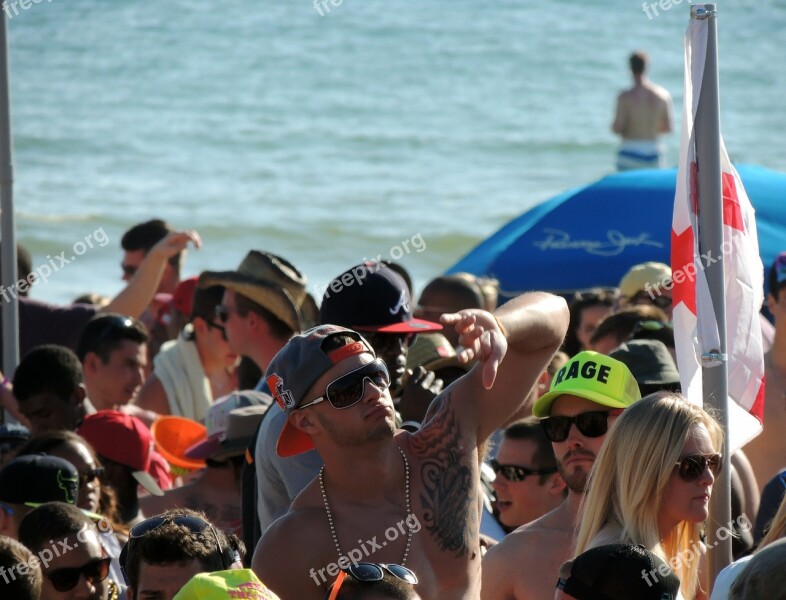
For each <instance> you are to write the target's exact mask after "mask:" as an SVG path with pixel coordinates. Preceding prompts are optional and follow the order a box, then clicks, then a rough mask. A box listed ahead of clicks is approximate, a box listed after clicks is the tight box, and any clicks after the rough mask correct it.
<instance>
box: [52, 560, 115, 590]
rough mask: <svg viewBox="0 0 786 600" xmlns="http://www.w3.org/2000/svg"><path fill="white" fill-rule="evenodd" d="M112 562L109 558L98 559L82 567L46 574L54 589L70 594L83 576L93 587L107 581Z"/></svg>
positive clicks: (67, 568)
mask: <svg viewBox="0 0 786 600" xmlns="http://www.w3.org/2000/svg"><path fill="white" fill-rule="evenodd" d="M111 561H112V559H111V558H110V557H108V556H107V557H104V558H98V559H96V560H91V561H90V562H89V563H87V564H86V565H82V566H81V567H66V568H63V569H55V570H54V571H50V572H49V573H46V576H47V578H48V579H49V581H51V582H52V587H53V588H55V589H56V590H57V591H58V592H70V591H71V590H73V589H74V588H75V587H76V584H78V583H79V578H80V576H82V575H84V576H85V579H87V580H88V581H89V582H90V583H91V584H93V585H95V584H96V583H100V582H101V581H103V580H104V579H106V578H107V575H109V563H110V562H111Z"/></svg>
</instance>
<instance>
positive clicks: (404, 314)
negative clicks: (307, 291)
mask: <svg viewBox="0 0 786 600" xmlns="http://www.w3.org/2000/svg"><path fill="white" fill-rule="evenodd" d="M319 321H320V323H322V324H328V323H331V324H333V325H341V326H342V327H349V328H351V329H356V330H357V331H361V332H362V331H375V332H377V331H378V332H380V333H425V332H427V331H439V330H440V329H442V325H440V324H439V323H434V322H433V321H425V320H423V319H415V318H414V317H413V316H412V298H411V297H410V293H409V288H408V287H407V284H406V282H405V281H404V278H403V277H402V276H401V275H399V274H398V273H396V272H395V271H394V270H393V269H390V268H388V266H387V265H386V264H385V263H382V262H377V261H367V262H364V263H361V264H359V265H356V266H354V267H352V268H351V269H348V270H346V271H344V272H343V273H342V274H341V275H339V276H338V277H336V278H335V279H333V281H331V282H330V284H329V285H328V287H327V289H326V290H325V294H324V296H323V297H322V305H321V307H320V309H319Z"/></svg>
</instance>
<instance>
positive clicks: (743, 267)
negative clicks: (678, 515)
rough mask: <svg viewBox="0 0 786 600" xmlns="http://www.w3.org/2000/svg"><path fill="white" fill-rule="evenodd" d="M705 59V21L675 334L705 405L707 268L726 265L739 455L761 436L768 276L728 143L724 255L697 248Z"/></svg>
mask: <svg viewBox="0 0 786 600" xmlns="http://www.w3.org/2000/svg"><path fill="white" fill-rule="evenodd" d="M706 58H707V22H706V21H701V20H695V19H692V20H691V22H690V25H689V27H688V30H687V32H686V34H685V99H684V104H683V116H682V118H683V122H682V140H681V144H680V162H679V167H678V170H677V189H676V194H675V197H674V216H673V219H672V232H671V267H672V273H673V274H672V278H673V280H674V289H673V302H674V336H675V343H676V347H677V366H678V368H679V371H680V378H681V383H682V391H683V393H684V394H685V395H686V396H687V397H688V399H689V400H690V401H691V402H694V403H696V404H699V405H702V404H703V390H702V370H701V367H702V365H704V366H710V367H711V366H716V365H718V364H719V362H718V361H714V362H713V361H702V356H703V355H706V354H708V353H710V352H718V349H719V348H720V334H719V330H718V324H717V322H716V320H715V311H714V308H713V301H714V299H713V298H712V297H711V294H710V291H709V287H708V285H707V279H706V275H705V273H704V269H705V268H707V267H708V266H710V265H711V264H714V263H716V262H717V261H719V260H722V262H723V271H724V275H725V293H724V296H725V301H726V338H727V339H726V354H727V356H728V361H727V362H728V394H729V402H728V407H729V408H728V409H729V424H730V425H729V431H728V432H727V435H728V436H729V450H730V451H731V452H733V451H734V450H736V449H738V448H740V447H741V446H743V445H744V444H745V443H746V442H748V441H749V440H751V439H752V438H753V437H755V436H756V435H758V434H759V433H760V432H761V421H762V417H763V412H764V353H763V344H762V335H761V324H760V322H759V309H760V308H761V305H762V301H763V297H764V280H763V278H764V271H763V268H762V263H761V259H760V258H759V242H758V238H757V235H756V222H755V217H754V210H753V207H752V206H751V203H750V200H749V199H748V195H747V194H746V193H745V188H744V187H743V185H742V181H741V180H740V177H739V175H738V174H737V171H736V170H735V169H734V167H733V166H732V164H731V161H730V160H729V155H728V154H727V152H726V147H725V145H724V144H723V139H722V138H721V140H720V154H721V170H722V186H723V243H722V244H721V247H720V252H719V253H714V252H712V251H704V250H700V248H699V235H698V218H697V216H698V215H697V213H698V210H699V202H698V198H699V194H700V193H701V190H700V189H698V187H699V186H698V182H697V170H698V169H699V168H701V167H700V165H699V164H698V163H697V157H696V143H695V142H696V140H695V128H694V125H695V120H696V110H697V107H698V103H699V92H700V90H701V86H702V77H703V73H704V65H705V61H706ZM697 165H698V166H697ZM716 301H717V300H716Z"/></svg>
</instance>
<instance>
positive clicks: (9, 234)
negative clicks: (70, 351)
mask: <svg viewBox="0 0 786 600" xmlns="http://www.w3.org/2000/svg"><path fill="white" fill-rule="evenodd" d="M0 13H2V16H0V19H2V21H0V235H1V236H2V244H1V245H0V271H1V272H2V278H1V279H0V284H2V286H3V287H2V288H0V289H3V290H9V289H12V288H13V284H14V282H15V281H16V232H15V230H16V225H15V218H14V197H13V184H14V170H13V162H12V155H11V147H12V144H11V103H10V100H9V98H10V91H9V88H10V86H9V77H8V72H9V67H8V18H7V14H6V11H5V10H0ZM2 305H3V308H2V311H1V312H0V318H2V321H0V322H2V324H3V365H2V367H3V374H4V375H5V376H6V377H11V376H13V373H14V370H15V369H16V365H17V363H18V362H19V307H18V305H17V300H16V295H15V294H12V298H11V300H10V301H6V302H2ZM1 416H4V415H3V411H2V410H0V417H1Z"/></svg>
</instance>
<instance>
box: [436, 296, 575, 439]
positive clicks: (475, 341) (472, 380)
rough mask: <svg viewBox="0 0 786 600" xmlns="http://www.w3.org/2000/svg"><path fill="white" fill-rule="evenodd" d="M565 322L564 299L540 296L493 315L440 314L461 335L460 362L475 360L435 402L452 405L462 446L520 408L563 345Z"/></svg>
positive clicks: (519, 300)
mask: <svg viewBox="0 0 786 600" xmlns="http://www.w3.org/2000/svg"><path fill="white" fill-rule="evenodd" d="M569 320H570V315H569V312H568V307H567V304H566V303H565V300H563V299H562V298H560V297H558V296H553V295H551V294H545V293H539V292H536V293H531V294H525V295H523V296H519V297H517V298H514V299H513V300H511V301H509V302H508V303H506V304H504V305H503V306H502V307H500V308H499V309H497V311H496V312H495V313H494V314H493V315H492V314H490V313H488V312H485V311H480V310H466V311H461V312H460V313H456V314H451V315H443V317H442V322H443V323H444V324H445V325H448V326H450V325H452V326H455V327H456V330H457V331H458V332H459V333H460V334H461V338H460V340H459V341H460V343H461V345H462V347H463V348H464V350H463V351H462V352H461V353H460V354H459V358H460V360H466V361H468V360H472V359H473V358H475V359H477V360H478V362H477V364H476V365H475V366H474V367H473V369H472V370H471V371H470V372H469V374H468V375H467V376H466V377H462V378H461V379H459V380H458V381H457V382H455V383H454V384H453V385H452V386H450V387H449V388H448V389H447V390H446V391H445V392H443V393H442V394H441V395H440V396H439V397H438V399H437V400H436V402H438V403H439V404H441V403H448V404H450V405H451V409H452V410H451V412H455V417H456V419H457V424H458V425H459V427H460V429H461V430H462V437H464V439H465V440H466V441H467V442H470V443H480V442H482V441H483V440H485V439H486V438H488V437H489V436H490V435H491V434H492V433H493V432H494V430H496V429H497V428H498V427H500V426H501V425H502V424H503V423H504V422H505V421H506V420H507V419H508V417H509V416H510V415H511V414H512V413H513V412H514V411H515V410H516V409H518V408H519V407H520V406H521V404H522V403H523V402H524V401H525V399H526V397H527V395H528V394H529V392H530V390H531V389H532V386H533V385H535V382H536V381H537V378H538V376H539V375H540V373H541V372H542V371H543V370H544V369H545V368H546V367H547V366H548V363H549V361H550V360H551V357H552V356H553V355H554V353H555V352H556V351H557V350H558V349H559V347H560V344H562V340H563V339H564V337H565V332H566V331H567V328H568V323H569ZM439 404H438V406H436V407H435V411H430V412H432V414H435V415H436V414H437V413H438V412H439Z"/></svg>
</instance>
